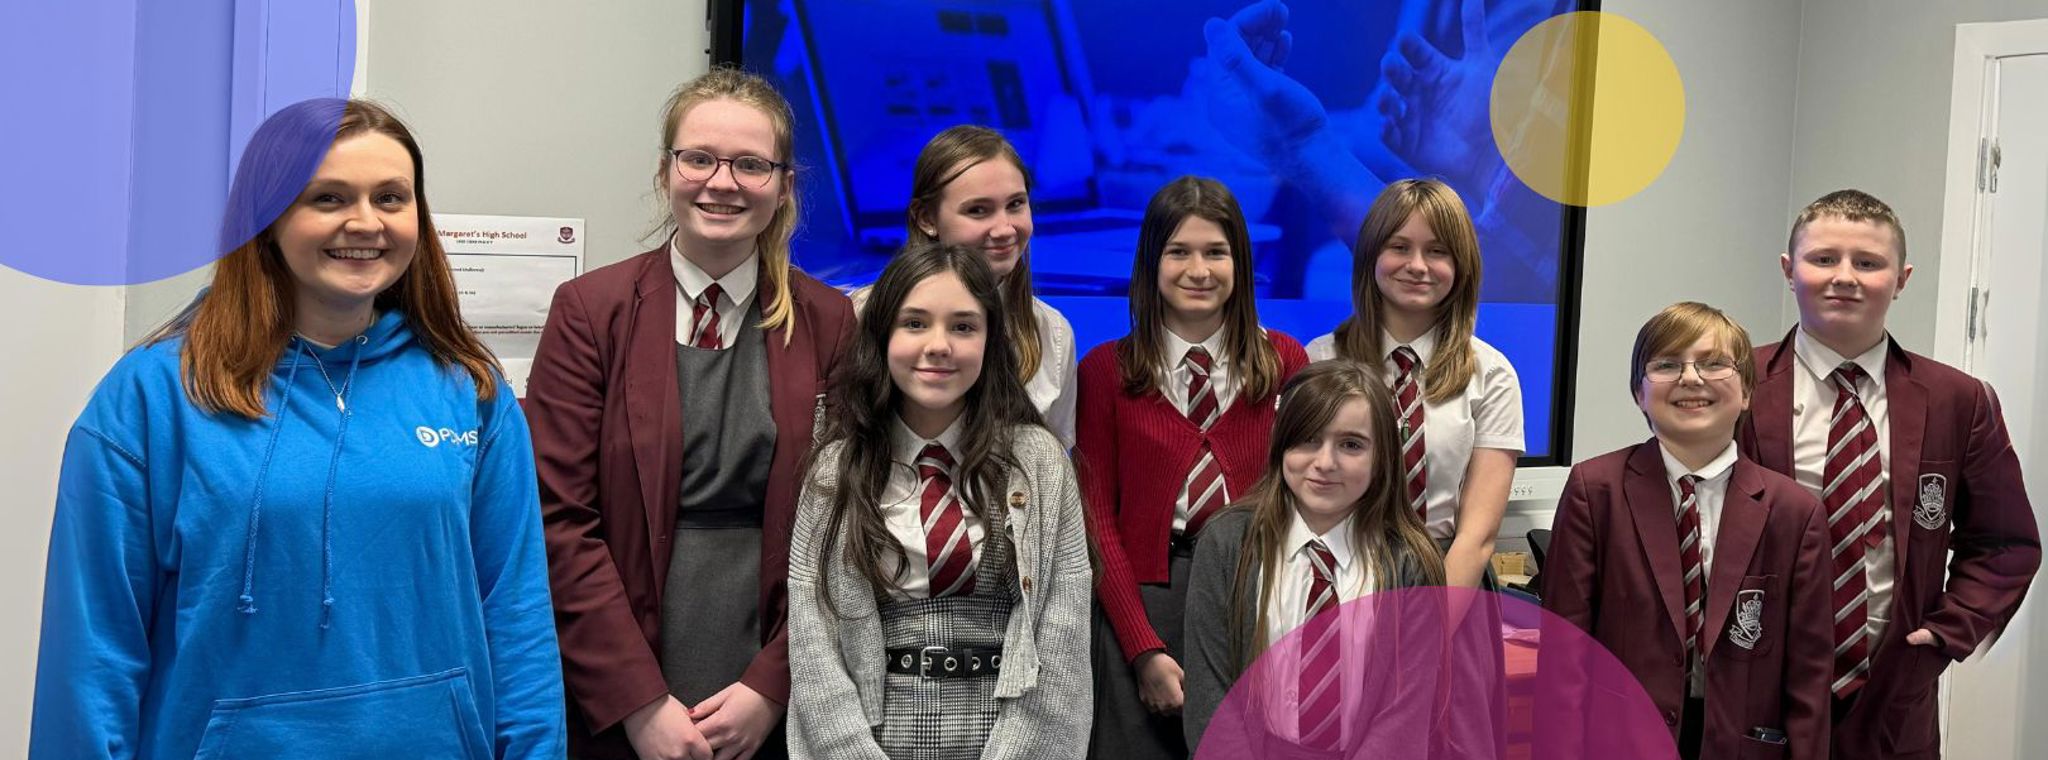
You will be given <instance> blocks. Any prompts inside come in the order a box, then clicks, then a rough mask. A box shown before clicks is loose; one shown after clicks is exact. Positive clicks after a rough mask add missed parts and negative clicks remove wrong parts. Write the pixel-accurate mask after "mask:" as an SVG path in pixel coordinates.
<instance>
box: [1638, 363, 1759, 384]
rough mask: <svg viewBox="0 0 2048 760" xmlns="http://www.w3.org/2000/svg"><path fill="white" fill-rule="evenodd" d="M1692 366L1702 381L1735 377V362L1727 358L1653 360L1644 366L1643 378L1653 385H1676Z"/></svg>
mask: <svg viewBox="0 0 2048 760" xmlns="http://www.w3.org/2000/svg"><path fill="white" fill-rule="evenodd" d="M1688 364H1690V365H1692V371H1693V374H1696V375H1699V378H1700V379H1701V380H1726V379H1728V378H1730V377H1733V376H1735V369H1736V368H1735V360H1733V359H1729V358H1727V357H1725V356H1717V357H1714V358H1711V359H1701V360H1698V361H1690V362H1682V361H1678V360H1677V359H1651V360H1650V361H1649V363H1647V364H1644V365H1643V377H1644V378H1647V379H1648V380H1649V381H1650V382H1653V383H1675V382H1678V379H1679V378H1681V377H1684V376H1685V367H1686V365H1688Z"/></svg>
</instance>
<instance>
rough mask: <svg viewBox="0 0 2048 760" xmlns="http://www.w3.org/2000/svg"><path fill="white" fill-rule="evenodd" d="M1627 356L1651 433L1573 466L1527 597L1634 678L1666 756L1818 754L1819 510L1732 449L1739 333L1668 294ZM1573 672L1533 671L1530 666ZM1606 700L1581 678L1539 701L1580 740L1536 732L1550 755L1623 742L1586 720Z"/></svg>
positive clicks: (1822, 620)
mask: <svg viewBox="0 0 2048 760" xmlns="http://www.w3.org/2000/svg"><path fill="white" fill-rule="evenodd" d="M1629 358H1630V365H1629V387H1630V390H1631V393H1632V394H1633V395H1634V397H1635V401H1636V404H1637V406H1639V407H1640V408H1641V409H1642V411H1643V416H1644V417H1645V418H1647V419H1648V420H1649V423H1650V429H1651V431H1652V432H1653V433H1654V434H1655V437H1654V438H1652V439H1651V440H1649V441H1647V442H1644V443H1640V444H1636V445H1634V446H1631V447H1628V448H1625V449H1621V450H1619V451H1614V452H1611V453H1608V454H1605V455H1602V456H1599V457H1596V458H1593V459H1590V460H1587V461H1585V462H1581V463H1579V464H1578V465H1576V466H1574V467H1573V468H1572V471H1571V475H1570V477H1569V478H1568V480H1567V482H1566V484H1565V490H1564V495H1563V497H1562V499H1561V500H1560V501H1559V504H1558V511H1557V517H1556V520H1555V528H1554V533H1553V534H1552V537H1551V543H1550V551H1549V556H1548V557H1547V558H1546V559H1547V562H1546V565H1545V567H1544V568H1543V580H1544V584H1543V585H1544V588H1543V600H1544V606H1545V608H1547V609H1548V610H1550V612H1552V613H1553V614H1555V615H1557V616H1558V617H1559V618H1561V619H1562V620H1563V621H1565V622H1568V623H1570V624H1572V625H1575V626H1577V627H1578V628H1579V629H1581V630H1583V631H1584V632H1585V633H1586V634H1587V635H1589V636H1591V637H1592V638H1593V639H1594V640H1595V641H1598V642H1599V643H1600V644H1601V645H1602V646H1604V647H1605V648H1606V650H1607V651H1609V652H1611V653H1613V655H1614V656H1615V657H1616V658H1617V659H1619V660H1620V662H1621V664H1622V665H1624V666H1626V667H1627V668H1628V670H1629V672H1630V673H1632V674H1633V675H1634V676H1635V678H1636V680H1637V681H1639V682H1641V684H1642V686H1643V689H1644V691H1645V692H1646V693H1647V694H1648V695H1649V698H1650V700H1651V701H1652V702H1653V703H1654V704H1655V708H1656V711H1657V714H1659V715H1662V716H1663V717H1664V719H1665V722H1666V723H1667V724H1668V727H1669V728H1670V730H1671V732H1672V738H1673V739H1674V740H1676V742H1677V744H1678V748H1679V755H1680V756H1681V757H1684V758H1688V760H1690V759H1691V758H1702V757H1704V758H1717V757H1749V756H1752V755H1754V754H1755V753H1772V754H1771V756H1772V757H1785V758H1803V759H1805V760H1823V759H1824V758H1826V757H1827V756H1828V720H1829V712H1828V711H1829V708H1828V696H1827V693H1828V681H1829V680H1830V677H1829V675H1828V662H1829V660H1830V659H1831V655H1830V652H1831V651H1832V650H1833V648H1834V644H1833V642H1832V641H1831V639H1830V637H1829V635H1828V626H1829V622H1828V621H1829V620H1830V619H1831V611H1830V605H1829V600H1830V594H1831V593H1832V592H1831V588H1832V579H1833V578H1834V573H1833V572H1832V571H1831V568H1830V565H1829V563H1828V557H1827V551H1828V546H1829V544H1830V543H1832V542H1831V541H1830V538H1829V536H1828V532H1827V513H1826V512H1824V511H1823V510H1822V509H1821V505H1820V503H1819V502H1818V501H1816V500H1815V499H1814V498H1813V496H1812V495H1811V494H1808V493H1807V492H1806V491H1804V490H1802V489H1800V488H1799V486H1798V484H1797V483H1794V482H1793V481H1792V480H1791V479H1790V478H1787V477H1785V476H1783V475H1780V474H1778V473H1775V472H1771V471H1770V470H1767V469H1764V468H1763V467H1761V466H1759V465H1757V464H1756V463H1755V462H1752V461H1750V460H1749V459H1746V458H1744V457H1742V456H1740V455H1739V454H1738V453H1737V449H1736V445H1735V426H1736V421H1737V420H1738V419H1739V418H1740V417H1741V416H1742V414H1743V412H1744V411H1745V410H1747V409H1748V408H1749V405H1750V392H1751V389H1752V388H1753V387H1754V386H1755V383H1756V365H1755V364H1754V362H1753V361H1752V359H1751V354H1750V346H1749V336H1748V334H1747V333H1745V332H1744V331H1743V329H1742V327H1741V326H1740V325H1738V324H1736V323H1735V322H1734V320H1731V319H1729V318H1728V317H1727V316H1726V315H1724V314H1722V313H1721V312H1720V311H1719V310H1717V309H1714V308H1712V307H1709V306H1707V305H1705V304H1699V303H1692V302H1686V303H1679V304H1674V305H1672V306H1670V307H1669V308H1666V309H1664V310H1663V311H1662V312H1659V313H1658V314H1657V315H1656V316H1654V317H1652V318H1650V321H1649V322H1647V323H1645V324H1644V325H1643V327H1642V329H1641V330H1640V331H1638V332H1637V333H1636V341H1635V347H1634V349H1633V350H1632V351H1631V353H1630V357H1629ZM1546 665H1548V664H1547V663H1546ZM1573 669H1574V666H1573V665H1571V664H1570V663H1563V664H1561V665H1560V666H1559V667H1557V668H1551V667H1545V672H1544V677H1545V678H1546V679H1550V678H1568V677H1569V673H1567V672H1566V671H1571V670H1573ZM1612 700H1613V697H1612V692H1610V691H1607V690H1604V689H1598V688H1593V689H1583V690H1578V689H1574V690H1568V691H1567V692H1566V696H1565V697H1564V698H1561V699H1557V700H1543V701H1547V702H1551V703H1552V704H1549V705H1546V707H1551V708H1553V709H1555V710H1556V713H1555V715H1556V718H1555V719H1554V720H1549V719H1546V720H1539V721H1538V722H1539V723H1541V724H1546V725H1550V726H1551V727H1552V728H1558V727H1560V726H1559V725H1558V724H1561V723H1566V722H1571V723H1570V725H1571V727H1572V728H1578V727H1579V726H1580V725H1581V724H1579V723H1577V721H1584V722H1585V723H1584V724H1583V726H1584V734H1583V737H1582V738H1580V737H1574V738H1572V739H1568V740H1563V741H1568V742H1570V744H1552V747H1553V749H1556V750H1560V751H1561V753H1560V754H1557V755H1555V756H1557V757H1581V756H1583V757H1594V756H1608V755H1610V754H1615V753H1617V752H1618V753H1622V754H1624V755H1626V754H1629V753H1630V752H1631V751H1632V750H1634V749H1637V748H1628V747H1619V746H1603V742H1611V741H1616V740H1617V739H1616V737H1621V736H1627V735H1629V731H1628V729H1630V728H1635V727H1633V726H1629V727H1624V728H1623V730H1619V731H1617V730H1612V728H1613V727H1612V726H1603V725H1601V724H1602V721H1604V720H1611V719H1612V718H1611V716H1615V715H1624V714H1627V711H1626V710H1625V709H1624V706H1623V705H1620V704H1614V703H1612ZM1603 716H1604V717H1603ZM1567 735H1569V734H1558V736H1567ZM1581 741H1582V742H1583V744H1580V743H1579V742H1581ZM1571 746H1583V749H1579V750H1573V749H1566V747H1571Z"/></svg>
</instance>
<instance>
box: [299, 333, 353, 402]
mask: <svg viewBox="0 0 2048 760" xmlns="http://www.w3.org/2000/svg"><path fill="white" fill-rule="evenodd" d="M299 352H300V353H303V354H305V355H306V357H307V358H309V359H312V360H313V368H314V369H317V370H320V379H321V380H324V381H326V382H327V391H328V392H329V393H332V394H334V408H336V409H339V410H341V411H342V412H344V413H346V412H347V411H348V402H346V401H343V400H342V398H341V389H339V388H336V387H334V378H332V377H328V376H327V363H326V362H323V361H320V357H319V356H318V355H316V354H314V353H313V351H312V349H309V348H306V343H305V340H304V339H300V341H299Z"/></svg>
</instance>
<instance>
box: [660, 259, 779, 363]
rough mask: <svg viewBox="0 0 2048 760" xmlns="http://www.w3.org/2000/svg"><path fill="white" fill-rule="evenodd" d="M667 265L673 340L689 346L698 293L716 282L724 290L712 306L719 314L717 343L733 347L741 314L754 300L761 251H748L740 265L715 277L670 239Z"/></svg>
mask: <svg viewBox="0 0 2048 760" xmlns="http://www.w3.org/2000/svg"><path fill="white" fill-rule="evenodd" d="M668 266H669V268H670V269H671V270H674V272H675V278H676V299H677V300H676V343H678V344H681V345H685V346H687V345H690V338H691V334H690V331H691V330H692V329H693V328H695V327H696V316H697V296H699V295H702V294H703V293H704V289H705V288H708V287H711V284H712V283H714V282H715V283H718V288H719V290H722V291H724V292H723V293H720V294H719V296H718V303H715V304H712V306H711V311H712V312H713V313H715V314H717V315H718V345H720V346H724V347H725V348H732V342H733V341H735V340H738V339H739V336H740V327H741V322H742V321H743V320H744V319H745V317H744V316H743V315H745V314H746V313H747V309H749V308H750V307H751V306H752V304H753V301H754V287H755V284H756V283H757V282H758V281H759V280H760V277H761V254H758V253H750V254H747V258H746V259H745V260H743V261H741V262H740V264H739V266H736V267H733V268H732V271H730V272H726V273H725V276H724V277H719V278H715V279H714V278H712V276H711V275H708V274H705V273H704V270H703V269H701V268H699V267H698V266H697V263H696V262H694V261H691V260H689V259H687V258H684V257H683V252H682V248H681V247H680V246H677V245H676V241H675V239H674V238H670V239H669V241H668Z"/></svg>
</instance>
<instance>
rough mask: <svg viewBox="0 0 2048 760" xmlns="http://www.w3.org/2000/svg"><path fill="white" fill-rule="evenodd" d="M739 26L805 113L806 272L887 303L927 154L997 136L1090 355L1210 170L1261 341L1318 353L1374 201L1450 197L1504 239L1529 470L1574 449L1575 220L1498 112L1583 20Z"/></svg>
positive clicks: (1513, 8)
mask: <svg viewBox="0 0 2048 760" xmlns="http://www.w3.org/2000/svg"><path fill="white" fill-rule="evenodd" d="M739 5H740V10H741V11H742V20H741V22H740V40H739V44H738V45H737V49H738V51H739V52H738V56H737V57H738V59H739V62H740V63H741V65H743V66H744V67H745V68H747V69H748V70H751V71H754V72H756V73H758V74H761V75H763V76H765V77H767V78H769V79H770V81H773V82H775V83H776V84H777V86H778V87H779V89H780V90H781V91H782V93H783V94H784V95H785V96H786V97H788V98H789V100H790V103H791V105H792V107H793V108H794V109H795V113H796V121H797V123H796V125H795V126H796V130H795V131H796V135H795V137H796V147H797V155H796V165H797V168H798V172H799V174H798V181H797V188H798V193H799V196H800V200H801V202H802V204H803V208H804V216H803V223H802V225H801V226H800V227H799V228H798V231H797V240H796V242H795V246H794V250H795V258H796V262H797V264H798V265H799V266H801V267H802V268H803V269H804V270H805V271H807V272H810V273H812V274H813V275H816V276H818V277H820V278H822V279H824V280H825V281H827V282H829V283H831V284H833V285H836V286H840V287H843V288H849V289H850V288H853V287H857V286H860V285H865V284H867V283H869V282H871V281H873V279H874V277H875V275H876V274H878V273H879V272H880V270H881V268H882V266H883V265H884V264H885V263H886V262H887V261H888V257H889V256H890V255H891V253H892V252H893V251H894V250H896V248H898V247H899V246H901V245H902V243H903V241H904V228H905V222H906V218H905V215H906V206H907V204H908V201H909V197H910V186H911V169H912V166H913V164H914V163H915V162H916V159H917V154H918V151H919V150H920V149H921V148H922V147H923V146H924V144H925V142H926V141H928V140H929V139H931V137H932V135H934V134H937V133H938V132H939V131H940V130H943V129H945V128H947V127H950V126H953V125H956V124H963V123H971V124H983V125H987V126H990V127H993V128H995V129H998V130H1000V131H1002V132H1003V134H1004V135H1005V136H1006V137H1007V138H1008V139H1009V140H1010V142H1011V143H1012V144H1014V145H1015V146H1016V148H1017V150H1018V153H1019V154H1020V155H1021V156H1022V157H1023V158H1024V161H1025V163H1026V164H1027V165H1028V167H1029V168H1030V172H1031V176H1032V182H1033V186H1032V198H1031V204H1032V215H1033V227H1034V231H1033V234H1032V238H1031V241H1030V249H1029V255H1030V260H1031V271H1032V276H1033V285H1034V287H1035V288H1036V291H1037V293H1038V295H1039V297H1040V298H1042V299H1044V300H1045V301H1046V302H1047V303H1048V304H1050V305H1052V306H1053V307H1054V308H1056V309H1059V310H1060V312H1061V313H1063V314H1064V315H1065V316H1066V317H1067V319H1068V321H1070V322H1071V323H1072V324H1073V327H1074V332H1075V339H1076V344H1077V346H1078V348H1079V350H1080V351H1081V352H1083V353H1085V352H1086V351H1088V350H1089V349H1090V348H1092V347H1094V346H1095V345H1097V344H1100V343H1103V342H1105V341H1112V340H1116V339H1117V338H1120V337H1122V336H1123V335H1125V334H1126V333H1128V332H1129V331H1130V324H1131V321H1130V311H1129V305H1128V300H1127V298H1126V293H1127V292H1128V289H1129V287H1130V277H1131V266H1132V257H1133V256H1134V255H1135V253H1136V247H1137V239H1138V226H1139V221H1140V219H1141V218H1142V216H1143V209H1144V208H1145V205H1146V202H1147V201H1148V200H1149V199H1150V198H1151V196H1152V194H1153V193H1154V192H1155V191H1157V190H1158V189H1159V188H1160V187H1162V186H1164V185H1165V184H1166V183H1167V182H1169V181H1171V180H1173V179H1174V178H1176V177H1179V176H1182V175H1187V174H1195V175H1202V176H1208V177H1214V178H1216V179H1218V180H1220V181H1221V182H1223V183H1224V184H1225V185H1227V186H1228V187H1229V188H1230V189H1231V192H1232V193H1233V194H1234V195H1235V196H1236V197H1237V200H1238V203H1239V205H1240V206H1241V207H1242V208H1243V210H1244V212H1245V217H1246V221H1247V222H1248V224H1249V227H1250V230H1251V237H1252V247H1253V251H1252V256H1253V269H1254V279H1253V283H1252V287H1253V288H1254V291H1255V293H1256V295H1257V297H1258V307H1259V317H1260V321H1261V322H1262V323H1264V325H1265V326H1266V327H1268V328H1269V329H1275V330H1279V331H1282V332H1285V333H1288V334H1289V335H1292V336H1294V337H1295V338H1296V339H1298V340H1300V341H1301V342H1302V343H1304V344H1305V343H1307V342H1309V341H1310V340H1311V339H1313V338H1315V337H1317V336H1320V335H1323V334H1325V333H1328V332H1330V331H1331V330H1332V329H1333V328H1334V327H1335V326H1336V325H1337V323H1339V322H1341V321H1342V320H1343V319H1344V318H1346V317H1347V316H1349V315H1350V313H1351V308H1352V304H1351V277H1352V258H1353V257H1352V252H1351V246H1352V243H1353V241H1354V239H1355V237H1356V235H1357V233H1358V227H1359V224H1360V223H1361V222H1362V221H1363V217H1364V213H1365V210H1366V208H1367V207H1368V206H1369V205H1370V204H1371V202H1372V199H1373V197H1374V196H1375V195H1377V194H1378V193H1379V191H1380V189H1381V187H1383V186H1384V185H1385V183H1386V182H1387V181H1389V180H1394V179H1402V178H1406V177H1416V176H1434V177H1438V178H1441V179H1443V180H1444V181H1446V182H1448V183H1449V184H1450V185H1451V186H1452V187H1453V188H1454V189H1456V190H1457V191H1458V193H1459V195H1460V196H1461V197H1462V198H1463V199H1464V200H1465V203H1466V205H1467V206H1468V208H1470V210H1471V211H1472V214H1473V217H1474V220H1475V223H1476V225H1477V228H1478V231H1479V239H1480V247H1481V251H1482V256H1483V259H1484V275H1483V277H1482V281H1481V304H1480V309H1479V324H1478V328H1477V332H1478V335H1479V337H1480V338H1481V339H1482V340H1485V341H1486V342H1487V343H1489V344H1491V345H1493V346H1494V347H1495V348H1498V349H1499V350H1500V351H1501V352H1502V353H1504V354H1505V355H1506V356H1507V357H1508V360H1509V361H1510V362H1511V363H1513V364H1514V366H1515V369H1516V371H1517V373H1518V374H1519V375H1520V378H1521V384H1522V398H1523V401H1522V403H1523V409H1524V414H1525V431H1524V435H1525V440H1526V445H1527V448H1528V450H1527V451H1526V452H1525V457H1527V458H1526V459H1525V460H1524V462H1525V463H1531V462H1532V461H1549V458H1550V457H1552V456H1553V455H1554V454H1557V453H1562V452H1560V451H1558V448H1559V439H1558V437H1557V436H1556V434H1555V432H1556V431H1554V425H1553V418H1554V417H1555V416H1556V415H1557V414H1558V413H1559V406H1560V405H1561V404H1563V403H1566V402H1565V401H1563V399H1564V394H1561V393H1559V390H1560V389H1559V388H1558V387H1557V381H1558V375H1559V367H1560V365H1561V364H1563V366H1569V365H1568V363H1567V357H1565V356H1564V355H1563V352H1564V351H1566V350H1567V349H1566V346H1568V345H1569V341H1567V340H1565V339H1564V336H1565V331H1566V329H1567V328H1568V326H1569V324H1570V321H1571V317H1572V314H1571V312H1572V311H1573V309H1574V308H1575V305H1574V303H1573V301H1574V299H1573V298H1572V297H1570V296H1569V295H1568V294H1567V292H1566V290H1565V288H1564V287H1562V286H1563V284H1564V278H1562V277H1561V276H1560V271H1561V269H1563V270H1566V271H1569V269H1568V267H1567V266H1566V265H1567V262H1568V261H1575V260H1576V257H1577V255H1578V251H1577V250H1576V246H1577V242H1576V240H1575V239H1574V236H1573V235H1571V234H1569V233H1570V232H1571V230H1570V229H1569V225H1570V221H1569V220H1570V219H1571V218H1572V214H1571V212H1572V211H1573V210H1572V209H1568V208H1566V207H1564V206H1561V205H1560V204H1558V203H1556V202H1554V201H1551V200H1548V199H1545V198H1542V197H1540V196H1537V195H1536V194H1535V193H1534V192H1532V191H1530V190H1529V189H1528V188H1527V187H1526V186H1524V185H1522V184H1521V183H1520V182H1519V181H1518V180H1516V179H1515V178H1514V177H1513V174H1512V173H1511V172H1509V171H1507V170H1506V168H1505V163H1504V161H1503V159H1502V158H1501V155H1500V152H1499V150H1498V149H1497V148H1496V147H1495V144H1494V141H1493V137H1492V131H1491V124H1490V122H1489V121H1488V117H1487V108H1488V103H1487V98H1488V95H1489V92H1490V89H1491V78H1492V72H1493V67H1495V66H1497V65H1498V62H1499V58H1500V56H1502V55H1504V54H1505V53H1506V51H1507V49H1508V48H1509V47H1510V46H1511V45H1512V44H1513V43H1514V41H1515V40H1516V39H1518V38H1519V37H1520V36H1521V35H1522V34H1523V33H1524V32H1526V31H1527V30H1528V29H1530V28H1531V27H1533V26H1535V25H1536V24H1537V23H1539V22H1541V21H1543V20H1544V19H1546V18H1549V17H1551V16H1553V15H1556V14H1558V13H1564V12H1570V11H1574V10H1579V9H1580V3H1579V0H1492V1H1491V2H1485V3H1483V4H1481V3H1479V2H1477V0H1297V1H1296V2H1289V3H1286V5H1285V6H1284V10H1278V9H1280V8H1282V6H1280V5H1279V4H1278V3H1275V2H1270V0H1269V1H1268V2H1263V3H1257V4H1250V3H1247V2H1245V1H1244V0H1229V1H1217V0H1129V1H1123V2H1071V1H1070V0H953V1H951V2H946V1H943V0H740V3H739ZM1467 18H1472V19H1480V18H1483V22H1480V23H1471V24H1468V23H1466V19H1467ZM1468 27H1469V28H1468ZM1532 110H1536V111H1538V112H1541V111H1543V109H1532ZM1563 110H1564V109H1563V108H1562V107H1561V104H1560V108H1558V109H1551V111H1552V112H1562V111H1563ZM1559 150H1563V146H1560V147H1559Z"/></svg>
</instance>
